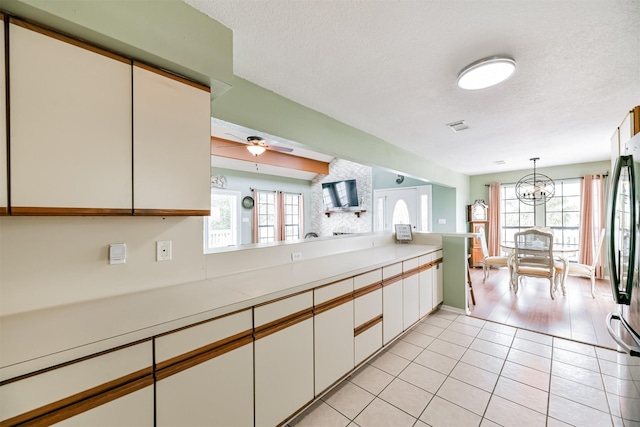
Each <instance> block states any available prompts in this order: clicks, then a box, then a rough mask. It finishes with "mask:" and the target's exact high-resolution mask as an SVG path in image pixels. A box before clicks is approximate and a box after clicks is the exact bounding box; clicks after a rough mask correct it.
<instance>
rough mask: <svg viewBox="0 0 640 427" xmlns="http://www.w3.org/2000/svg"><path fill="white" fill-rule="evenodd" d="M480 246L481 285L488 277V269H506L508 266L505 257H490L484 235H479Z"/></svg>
mask: <svg viewBox="0 0 640 427" xmlns="http://www.w3.org/2000/svg"><path fill="white" fill-rule="evenodd" d="M479 239H480V246H481V247H482V272H483V273H484V278H483V279H482V283H484V282H485V281H486V280H487V277H489V269H491V267H496V268H500V267H506V266H507V265H508V260H509V258H508V257H506V256H498V255H494V256H490V255H489V249H488V248H487V239H486V238H485V236H484V233H480V237H479Z"/></svg>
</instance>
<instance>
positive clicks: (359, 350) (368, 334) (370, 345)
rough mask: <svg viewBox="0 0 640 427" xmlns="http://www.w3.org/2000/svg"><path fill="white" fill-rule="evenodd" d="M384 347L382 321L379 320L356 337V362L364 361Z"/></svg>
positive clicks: (356, 363)
mask: <svg viewBox="0 0 640 427" xmlns="http://www.w3.org/2000/svg"><path fill="white" fill-rule="evenodd" d="M381 347H382V322H378V323H376V324H375V325H373V326H372V327H371V328H369V329H367V330H366V331H364V332H362V333H361V334H359V335H357V336H356V337H355V353H354V354H355V355H354V364H355V366H358V364H360V363H362V362H363V361H364V360H365V359H367V358H368V357H369V356H371V355H372V354H373V353H375V352H376V351H378V350H379V349H380V348H381Z"/></svg>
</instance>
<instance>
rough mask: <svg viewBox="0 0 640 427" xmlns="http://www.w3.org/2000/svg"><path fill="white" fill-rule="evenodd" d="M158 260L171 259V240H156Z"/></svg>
mask: <svg viewBox="0 0 640 427" xmlns="http://www.w3.org/2000/svg"><path fill="white" fill-rule="evenodd" d="M156 261H171V240H161V241H160V240H159V241H157V242H156Z"/></svg>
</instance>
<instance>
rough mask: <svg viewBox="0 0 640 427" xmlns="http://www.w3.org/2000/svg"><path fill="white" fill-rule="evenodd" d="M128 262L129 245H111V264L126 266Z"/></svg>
mask: <svg viewBox="0 0 640 427" xmlns="http://www.w3.org/2000/svg"><path fill="white" fill-rule="evenodd" d="M126 260H127V245H126V244H125V243H112V244H110V245H109V264H124V263H125V262H126Z"/></svg>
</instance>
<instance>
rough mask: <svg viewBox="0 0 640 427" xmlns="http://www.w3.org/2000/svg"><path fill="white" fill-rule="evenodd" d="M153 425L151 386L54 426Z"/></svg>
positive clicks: (124, 426) (123, 426) (109, 426)
mask: <svg viewBox="0 0 640 427" xmlns="http://www.w3.org/2000/svg"><path fill="white" fill-rule="evenodd" d="M153 425H154V424H153V386H152V385H150V386H147V387H145V388H143V389H141V390H138V391H136V392H133V393H131V394H127V395H126V396H124V397H120V398H119V399H116V400H112V401H110V402H109V403H106V404H104V405H100V406H97V407H96V408H94V409H91V410H89V411H86V412H82V413H81V414H79V415H76V416H74V417H72V418H67V419H66V420H64V421H62V422H60V423H57V424H56V426H64V427H72V426H73V427H86V426H91V427H113V426H120V427H139V426H153Z"/></svg>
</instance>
